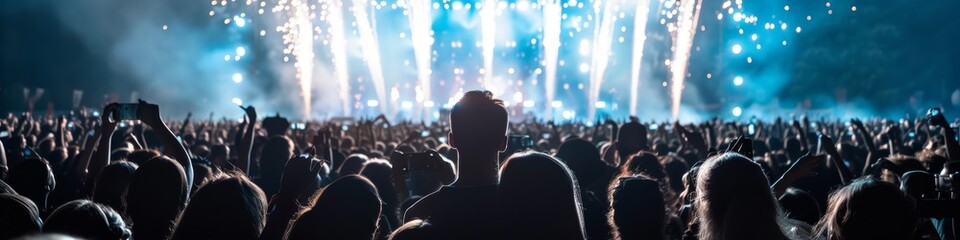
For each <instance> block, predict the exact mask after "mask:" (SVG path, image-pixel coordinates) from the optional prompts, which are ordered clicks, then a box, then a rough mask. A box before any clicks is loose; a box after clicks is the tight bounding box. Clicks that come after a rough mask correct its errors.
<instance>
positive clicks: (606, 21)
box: [587, 2, 617, 121]
mask: <svg viewBox="0 0 960 240" xmlns="http://www.w3.org/2000/svg"><path fill="white" fill-rule="evenodd" d="M615 6H617V4H616V3H612V2H604V4H603V6H599V4H596V3H595V5H594V16H597V18H598V19H599V20H600V21H599V24H600V25H599V26H598V27H595V28H594V31H593V51H592V52H593V57H592V58H591V61H590V92H589V93H587V99H588V100H589V101H588V104H587V121H593V120H594V119H596V114H597V107H596V104H595V103H597V102H598V100H599V99H600V88H601V87H602V85H603V75H604V73H605V72H606V70H607V63H608V62H609V61H610V47H611V45H612V44H613V26H614V23H616V21H617V15H616V12H615V11H614V7H615Z"/></svg>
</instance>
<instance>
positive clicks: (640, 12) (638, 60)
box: [630, 0, 650, 116]
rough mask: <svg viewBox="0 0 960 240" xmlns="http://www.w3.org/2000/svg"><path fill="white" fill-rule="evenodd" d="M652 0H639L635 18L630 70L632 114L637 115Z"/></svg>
mask: <svg viewBox="0 0 960 240" xmlns="http://www.w3.org/2000/svg"><path fill="white" fill-rule="evenodd" d="M649 14H650V0H639V2H637V12H636V15H634V19H633V68H632V69H631V72H630V115H631V116H636V115H637V99H638V98H639V94H638V93H637V91H639V89H640V67H641V66H643V44H644V43H645V42H646V40H647V17H648V15H649Z"/></svg>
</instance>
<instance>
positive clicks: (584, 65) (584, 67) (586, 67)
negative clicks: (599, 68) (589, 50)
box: [580, 63, 590, 73]
mask: <svg viewBox="0 0 960 240" xmlns="http://www.w3.org/2000/svg"><path fill="white" fill-rule="evenodd" d="M589 71H590V64H587V63H581V64H580V72H582V73H585V72H589Z"/></svg>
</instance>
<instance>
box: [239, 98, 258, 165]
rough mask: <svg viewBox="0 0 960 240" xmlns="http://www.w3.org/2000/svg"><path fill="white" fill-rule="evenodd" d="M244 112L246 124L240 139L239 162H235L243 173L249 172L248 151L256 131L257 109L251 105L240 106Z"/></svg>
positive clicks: (251, 146)
mask: <svg viewBox="0 0 960 240" xmlns="http://www.w3.org/2000/svg"><path fill="white" fill-rule="evenodd" d="M240 108H241V109H243V111H244V112H246V118H247V119H248V120H247V121H248V122H247V126H246V129H245V130H244V132H243V138H241V140H240V153H239V156H240V158H239V162H237V167H239V168H240V170H243V172H244V173H246V174H248V175H249V174H250V151H251V150H252V149H253V135H254V133H256V129H257V128H256V126H257V110H256V109H254V108H253V106H247V107H246V108H244V107H240Z"/></svg>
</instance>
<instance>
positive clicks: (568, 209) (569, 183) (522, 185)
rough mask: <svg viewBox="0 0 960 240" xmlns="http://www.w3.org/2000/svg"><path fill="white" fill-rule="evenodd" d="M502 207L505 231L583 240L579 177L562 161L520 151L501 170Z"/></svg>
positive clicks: (546, 237) (500, 192) (547, 237)
mask: <svg viewBox="0 0 960 240" xmlns="http://www.w3.org/2000/svg"><path fill="white" fill-rule="evenodd" d="M498 191H499V194H500V199H501V200H503V203H502V204H501V208H502V209H501V210H502V211H503V213H504V214H505V215H504V216H503V219H504V221H505V223H504V224H503V226H508V227H509V228H513V229H509V230H507V231H506V232H529V233H536V234H541V235H540V237H542V238H544V239H566V238H574V239H583V238H584V230H583V214H582V213H581V210H580V209H581V204H580V194H579V190H578V189H577V183H576V180H574V178H573V174H572V173H571V172H570V169H569V168H567V166H566V165H564V164H563V163H562V162H560V161H559V160H557V159H555V158H553V157H551V156H550V155H546V154H543V153H538V152H522V153H517V154H514V155H513V156H511V157H510V158H509V159H507V161H506V162H504V163H503V167H502V169H501V170H500V188H499V190H498Z"/></svg>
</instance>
